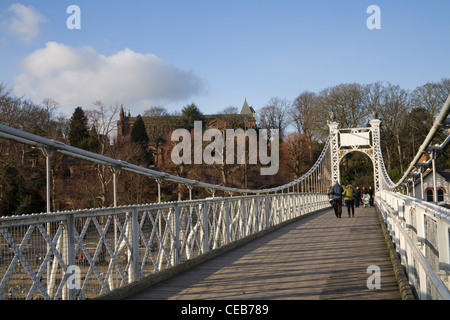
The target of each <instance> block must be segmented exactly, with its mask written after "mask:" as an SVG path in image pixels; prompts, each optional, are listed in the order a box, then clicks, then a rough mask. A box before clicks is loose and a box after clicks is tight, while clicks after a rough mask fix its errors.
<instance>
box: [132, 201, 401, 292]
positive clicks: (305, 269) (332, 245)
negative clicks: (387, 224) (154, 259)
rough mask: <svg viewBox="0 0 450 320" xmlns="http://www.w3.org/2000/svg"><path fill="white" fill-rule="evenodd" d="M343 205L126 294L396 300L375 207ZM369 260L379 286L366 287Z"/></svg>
mask: <svg viewBox="0 0 450 320" xmlns="http://www.w3.org/2000/svg"><path fill="white" fill-rule="evenodd" d="M344 209H345V208H344ZM345 211H346V210H344V212H343V217H342V218H340V219H338V218H336V217H335V216H334V213H333V212H332V211H331V210H330V211H326V212H322V213H319V214H317V215H314V216H311V217H308V218H306V219H304V220H300V221H297V222H295V223H293V224H291V225H288V226H286V227H284V228H282V229H279V230H277V231H274V232H272V233H270V234H268V235H266V236H264V237H261V238H258V239H256V240H255V241H253V242H251V243H248V244H246V245H244V246H242V247H239V248H237V249H235V250H233V251H230V252H227V253H225V254H224V255H222V256H220V257H218V258H216V259H214V260H211V261H208V262H206V263H204V264H202V265H200V266H198V267H196V268H194V269H191V270H189V271H187V272H185V273H183V274H181V275H177V276H175V277H174V278H172V279H169V280H166V281H164V282H161V283H159V284H157V285H155V286H153V287H151V288H147V289H146V290H144V291H142V292H141V293H139V294H136V295H134V296H132V297H129V298H128V299H130V300H152V299H158V300H163V299H169V300H172V299H176V300H221V299H227V300H228V299H230V300H231V299H235V300H238V299H261V300H265V299H283V300H288V299H311V300H312V299H374V300H380V299H383V300H384V299H401V295H400V292H399V288H398V283H397V281H396V279H395V275H394V271H393V268H392V264H391V260H390V258H389V253H388V250H387V248H386V244H385V242H384V239H383V235H382V232H381V227H380V225H379V220H378V217H377V214H376V212H375V209H374V208H363V207H360V208H356V213H355V217H354V218H348V217H347V215H346V212H345ZM372 265H375V266H378V267H379V268H380V276H381V277H380V280H381V281H380V285H381V288H380V289H369V288H368V287H367V280H368V278H369V277H370V276H371V275H372V274H371V273H368V267H369V266H372Z"/></svg>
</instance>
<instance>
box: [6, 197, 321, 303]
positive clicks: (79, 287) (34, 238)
mask: <svg viewBox="0 0 450 320" xmlns="http://www.w3.org/2000/svg"><path fill="white" fill-rule="evenodd" d="M325 207H329V202H328V197H327V196H326V194H324V193H283V194H281V193H278V194H262V195H248V196H239V197H238V196H236V197H217V198H208V199H199V200H190V201H178V202H167V203H156V204H147V205H135V206H122V207H113V208H102V209H86V210H75V211H65V212H57V213H43V214H32V215H23V216H8V217H0V249H1V248H4V249H2V250H5V251H2V254H1V255H0V272H1V273H0V300H2V299H37V298H44V299H86V298H93V297H98V296H99V295H102V294H105V293H108V292H110V291H112V290H114V289H117V288H119V287H123V286H124V285H127V284H130V283H132V282H135V281H138V280H139V279H142V278H143V277H145V276H148V275H151V274H154V273H157V272H160V271H162V270H164V269H166V268H169V267H173V266H175V265H177V264H179V263H181V262H183V261H186V260H190V259H194V258H196V257H198V256H200V255H202V254H205V253H207V252H209V251H212V250H214V249H217V248H220V247H222V246H224V245H227V244H231V243H233V242H236V241H238V240H240V239H243V238H245V237H247V236H250V235H252V234H255V233H257V232H260V231H262V230H266V229H268V228H270V227H272V226H274V225H278V224H280V223H283V222H284V221H287V220H290V219H293V218H296V217H299V216H301V215H304V214H307V213H310V212H314V211H316V210H320V209H322V208H325ZM38 258H39V259H38ZM77 268H78V273H75V276H76V278H75V279H78V280H79V283H78V284H76V285H73V286H72V284H73V281H72V280H73V278H74V276H73V275H72V274H71V272H73V271H74V270H75V271H76V270H77Z"/></svg>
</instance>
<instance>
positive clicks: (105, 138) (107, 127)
mask: <svg viewBox="0 0 450 320" xmlns="http://www.w3.org/2000/svg"><path fill="white" fill-rule="evenodd" d="M93 105H94V106H95V107H96V108H94V109H90V110H87V111H86V115H87V117H88V119H89V123H90V124H91V126H92V128H93V129H94V130H92V131H93V132H94V135H95V138H96V139H97V141H98V143H99V150H98V152H99V153H100V154H102V155H103V154H106V153H109V154H110V155H111V154H112V156H113V157H114V151H113V149H112V148H111V137H112V133H113V132H114V131H115V130H116V128H117V115H118V114H119V108H120V107H119V105H114V106H109V107H107V106H105V105H104V103H103V102H101V101H99V100H98V101H95V102H94V103H93ZM94 168H95V170H96V172H97V175H98V177H99V179H100V187H101V190H102V192H101V194H100V195H97V196H96V199H99V200H100V204H101V206H102V207H107V206H109V205H110V201H109V193H108V185H109V184H110V183H111V182H112V174H111V172H110V170H109V168H106V167H105V166H102V165H98V164H95V165H94Z"/></svg>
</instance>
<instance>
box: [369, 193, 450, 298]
mask: <svg viewBox="0 0 450 320" xmlns="http://www.w3.org/2000/svg"><path fill="white" fill-rule="evenodd" d="M376 204H377V207H378V208H379V209H380V211H381V213H382V216H383V219H384V222H385V223H386V226H387V229H388V230H389V232H390V235H391V237H392V242H393V243H394V244H395V247H396V251H397V253H398V254H399V256H400V260H401V263H402V265H403V267H404V270H405V272H406V274H407V277H408V280H409V283H410V285H411V286H412V287H413V289H414V291H415V293H416V295H417V296H418V297H419V298H420V299H430V298H431V299H445V300H450V291H449V288H450V283H449V282H448V276H449V275H450V257H449V254H450V242H449V232H450V210H449V209H446V208H443V207H440V206H438V205H436V204H433V203H429V202H426V201H423V200H419V199H416V198H411V197H409V196H406V195H402V194H399V193H395V192H392V191H385V190H384V191H380V192H379V193H378V194H377V196H376ZM416 262H417V263H418V265H417V264H416ZM441 276H442V279H441ZM443 279H447V283H446V284H445V283H444V281H443ZM429 284H431V285H432V286H431V287H430V285H429Z"/></svg>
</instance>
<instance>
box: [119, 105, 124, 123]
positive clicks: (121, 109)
mask: <svg viewBox="0 0 450 320" xmlns="http://www.w3.org/2000/svg"><path fill="white" fill-rule="evenodd" d="M119 117H120V120H123V119H124V118H125V113H124V112H123V104H121V105H120V113H119Z"/></svg>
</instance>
